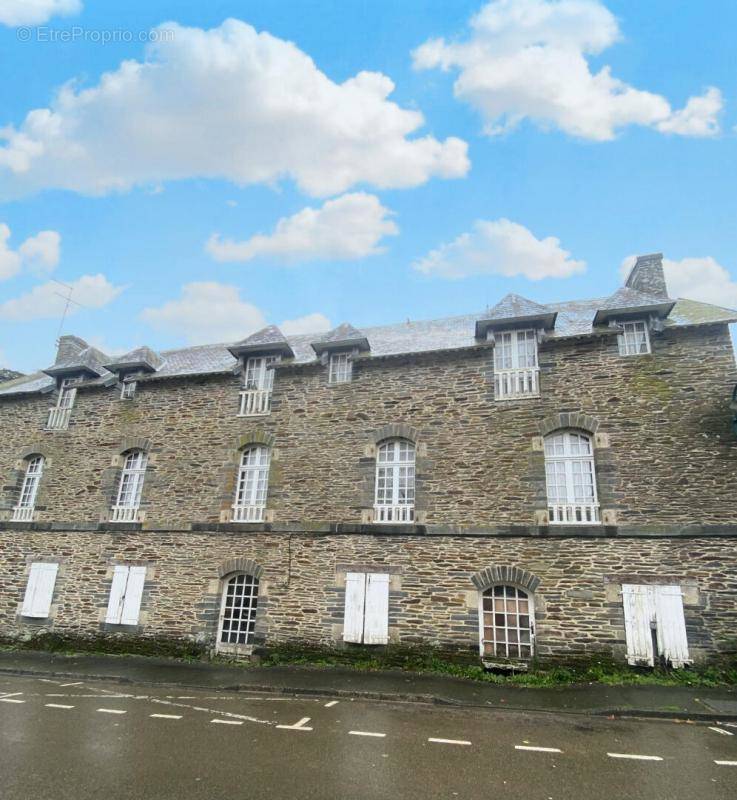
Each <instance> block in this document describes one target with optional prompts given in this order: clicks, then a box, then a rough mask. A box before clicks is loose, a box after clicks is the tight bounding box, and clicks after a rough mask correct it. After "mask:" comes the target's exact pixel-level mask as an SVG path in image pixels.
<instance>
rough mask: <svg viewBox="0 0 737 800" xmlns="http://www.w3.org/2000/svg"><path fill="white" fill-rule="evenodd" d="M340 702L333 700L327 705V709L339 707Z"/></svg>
mask: <svg viewBox="0 0 737 800" xmlns="http://www.w3.org/2000/svg"><path fill="white" fill-rule="evenodd" d="M339 702H340V700H331V701H330V702H329V703H325V708H332V707H333V706H337V705H338V703H339Z"/></svg>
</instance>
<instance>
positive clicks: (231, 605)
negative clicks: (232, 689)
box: [217, 572, 258, 652]
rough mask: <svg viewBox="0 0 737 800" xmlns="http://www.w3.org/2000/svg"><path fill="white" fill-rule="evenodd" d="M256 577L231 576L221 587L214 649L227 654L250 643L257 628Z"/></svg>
mask: <svg viewBox="0 0 737 800" xmlns="http://www.w3.org/2000/svg"><path fill="white" fill-rule="evenodd" d="M257 605H258V578H254V577H253V575H246V574H245V573H242V572H240V573H237V574H236V575H233V576H232V577H231V578H230V579H229V580H228V581H227V583H226V584H225V585H224V586H223V599H222V603H221V604H220V624H219V625H218V642H217V649H218V650H219V651H221V652H228V651H233V650H237V649H238V645H247V644H250V643H251V641H252V639H253V629H254V627H255V625H256V607H257Z"/></svg>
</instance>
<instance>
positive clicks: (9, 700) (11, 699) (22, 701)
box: [0, 697, 26, 703]
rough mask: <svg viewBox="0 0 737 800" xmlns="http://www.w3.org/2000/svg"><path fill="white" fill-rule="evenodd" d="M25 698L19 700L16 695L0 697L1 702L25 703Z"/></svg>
mask: <svg viewBox="0 0 737 800" xmlns="http://www.w3.org/2000/svg"><path fill="white" fill-rule="evenodd" d="M25 702H26V701H25V700H18V699H17V698H15V697H0V703H25Z"/></svg>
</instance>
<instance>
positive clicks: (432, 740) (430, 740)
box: [427, 737, 471, 745]
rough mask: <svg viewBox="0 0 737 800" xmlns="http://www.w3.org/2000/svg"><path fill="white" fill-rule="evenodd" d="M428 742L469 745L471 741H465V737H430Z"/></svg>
mask: <svg viewBox="0 0 737 800" xmlns="http://www.w3.org/2000/svg"><path fill="white" fill-rule="evenodd" d="M427 741H428V742H434V743H435V744H463V745H470V744H471V742H468V741H466V740H465V739H433V738H432V737H430V738H429V739H428V740H427Z"/></svg>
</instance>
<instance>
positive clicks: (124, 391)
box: [120, 381, 138, 400]
mask: <svg viewBox="0 0 737 800" xmlns="http://www.w3.org/2000/svg"><path fill="white" fill-rule="evenodd" d="M137 385H138V382H137V381H125V382H124V383H123V385H122V387H121V389H120V399H121V400H132V399H133V398H134V397H135V396H136V387H137Z"/></svg>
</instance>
